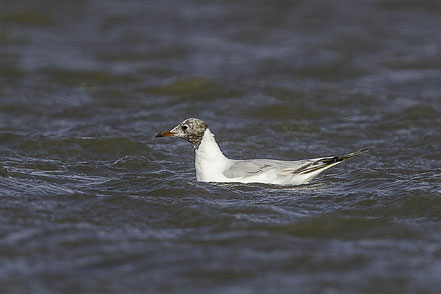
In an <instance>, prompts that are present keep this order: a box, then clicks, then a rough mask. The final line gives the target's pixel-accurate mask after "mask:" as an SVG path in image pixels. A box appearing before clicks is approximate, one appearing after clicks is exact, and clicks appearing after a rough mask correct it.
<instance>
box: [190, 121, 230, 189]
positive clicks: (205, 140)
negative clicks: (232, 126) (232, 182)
mask: <svg viewBox="0 0 441 294" xmlns="http://www.w3.org/2000/svg"><path fill="white" fill-rule="evenodd" d="M229 166H230V160H229V159H228V158H226V157H225V155H224V154H223V153H222V151H221V150H220V148H219V146H218V145H217V143H216V141H215V139H214V135H213V134H212V133H211V132H210V130H209V129H206V130H205V133H204V136H203V137H202V141H201V144H200V145H199V148H198V149H196V151H195V167H196V178H197V180H198V181H203V182H223V181H227V178H226V177H225V176H224V174H223V172H224V171H225V170H226V169H227V168H228V167H229Z"/></svg>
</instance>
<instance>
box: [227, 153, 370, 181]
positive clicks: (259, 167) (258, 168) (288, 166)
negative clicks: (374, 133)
mask: <svg viewBox="0 0 441 294" xmlns="http://www.w3.org/2000/svg"><path fill="white" fill-rule="evenodd" d="M366 150H368V149H367V148H365V149H361V150H359V151H356V152H352V153H348V154H345V155H342V156H333V157H320V158H313V159H304V160H298V161H282V160H272V159H250V160H234V162H233V164H232V165H231V166H230V168H229V169H227V170H226V171H225V172H224V175H225V176H226V177H228V178H237V177H248V176H255V175H259V174H262V173H265V172H268V171H270V170H272V169H275V170H277V171H278V172H279V173H280V174H281V175H287V174H291V175H295V174H307V173H311V172H314V171H318V170H320V169H325V168H326V167H330V166H333V165H336V164H338V163H340V162H342V161H345V160H347V159H349V158H352V157H354V156H357V155H359V154H361V153H363V152H364V151H366Z"/></svg>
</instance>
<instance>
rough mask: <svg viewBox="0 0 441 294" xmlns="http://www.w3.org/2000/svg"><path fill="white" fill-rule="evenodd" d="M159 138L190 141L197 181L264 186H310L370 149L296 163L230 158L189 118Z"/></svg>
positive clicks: (204, 126)
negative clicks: (315, 179)
mask: <svg viewBox="0 0 441 294" xmlns="http://www.w3.org/2000/svg"><path fill="white" fill-rule="evenodd" d="M155 137H156V138H160V137H177V138H182V139H185V140H187V141H188V142H190V144H191V145H192V146H193V149H194V154H195V169H196V179H197V180H198V181H201V182H213V183H245V184H248V183H261V184H273V185H280V186H295V185H302V184H308V183H310V182H311V180H312V179H314V178H315V177H316V176H318V175H319V174H320V173H321V172H323V171H324V170H326V169H328V168H330V167H333V166H335V165H337V164H339V163H341V162H343V161H345V160H347V159H349V158H352V157H354V156H357V155H359V154H361V153H363V152H365V151H366V150H368V148H364V149H361V150H358V151H355V152H351V153H347V154H344V155H341V156H330V157H329V156H326V157H319V158H313V159H302V160H296V161H285V160H274V159H244V160H237V159H230V158H227V157H226V156H225V155H224V154H223V152H222V151H221V149H220V148H219V145H218V144H217V142H216V140H215V137H214V135H213V133H212V132H211V131H210V129H209V128H208V125H207V124H206V123H205V122H204V121H202V120H200V119H198V118H187V119H185V120H184V121H182V122H181V123H180V124H178V125H177V126H176V127H174V128H173V129H171V130H169V131H163V132H160V133H158V134H157V135H156V136H155Z"/></svg>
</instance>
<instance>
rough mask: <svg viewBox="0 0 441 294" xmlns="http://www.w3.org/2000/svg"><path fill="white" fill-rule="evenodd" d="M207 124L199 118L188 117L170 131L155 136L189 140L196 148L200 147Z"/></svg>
mask: <svg viewBox="0 0 441 294" xmlns="http://www.w3.org/2000/svg"><path fill="white" fill-rule="evenodd" d="M206 129H208V126H207V124H206V123H205V122H204V121H202V120H200V119H197V118H187V119H186V120H184V121H182V122H181V123H180V124H179V125H177V126H176V127H174V128H173V129H171V130H169V131H164V132H160V133H159V134H157V135H156V136H155V137H156V138H158V137H178V138H182V139H185V140H187V141H188V142H190V143H191V145H193V147H194V148H195V149H197V148H198V147H199V145H200V144H201V141H202V137H203V136H204V133H205V130H206Z"/></svg>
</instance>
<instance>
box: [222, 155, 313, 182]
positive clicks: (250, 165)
mask: <svg viewBox="0 0 441 294" xmlns="http://www.w3.org/2000/svg"><path fill="white" fill-rule="evenodd" d="M310 163H311V160H310V159H306V160H300V161H281V160H271V159H251V160H235V161H234V162H233V164H232V165H231V166H230V168H229V169H227V170H226V171H225V172H224V175H225V176H226V177H228V178H237V177H248V176H255V175H259V174H262V173H266V172H268V171H269V170H272V169H276V170H277V171H279V172H280V173H292V172H294V171H295V170H297V169H299V168H301V167H302V166H304V165H305V164H307V165H309V164H310Z"/></svg>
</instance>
